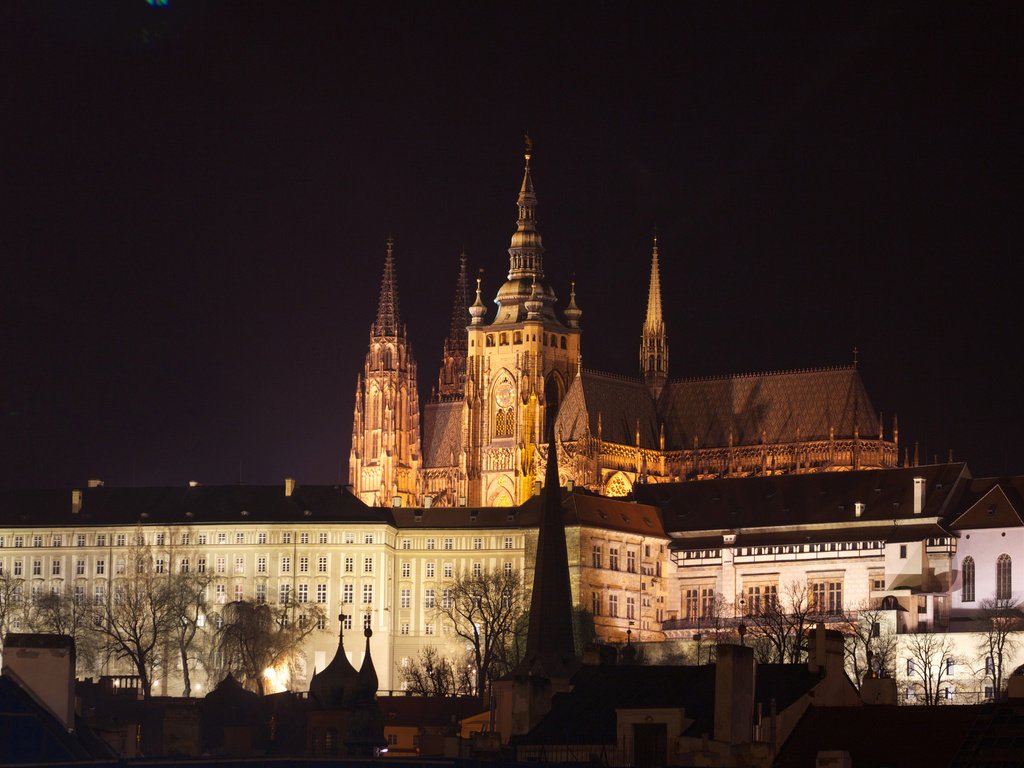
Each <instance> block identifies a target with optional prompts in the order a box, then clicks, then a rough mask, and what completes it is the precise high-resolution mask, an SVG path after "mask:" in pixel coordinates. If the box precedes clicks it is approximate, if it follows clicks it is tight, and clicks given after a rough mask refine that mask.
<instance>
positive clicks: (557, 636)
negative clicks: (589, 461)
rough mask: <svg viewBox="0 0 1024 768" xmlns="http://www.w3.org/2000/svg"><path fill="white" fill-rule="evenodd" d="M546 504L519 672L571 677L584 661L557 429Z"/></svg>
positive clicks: (550, 441)
mask: <svg viewBox="0 0 1024 768" xmlns="http://www.w3.org/2000/svg"><path fill="white" fill-rule="evenodd" d="M543 505H544V506H543V509H542V511H541V521H540V531H539V535H538V537H537V565H536V569H535V570H534V573H533V595H532V597H531V599H530V628H529V631H528V633H527V636H526V654H525V655H524V657H523V661H522V663H521V664H520V666H519V670H518V671H519V672H525V673H529V674H544V675H546V676H547V677H568V676H569V675H571V674H572V673H573V672H574V671H575V670H576V668H577V667H579V661H578V660H577V659H576V653H575V644H574V642H573V628H572V589H571V588H570V586H569V557H568V555H567V553H566V545H565V524H564V522H563V519H562V494H561V488H560V487H559V484H558V454H557V447H556V445H555V437H554V431H553V430H552V432H551V434H550V435H549V437H548V460H547V467H546V469H545V472H544V500H543Z"/></svg>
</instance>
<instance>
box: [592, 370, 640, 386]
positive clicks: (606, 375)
mask: <svg viewBox="0 0 1024 768" xmlns="http://www.w3.org/2000/svg"><path fill="white" fill-rule="evenodd" d="M580 373H581V374H582V373H585V374H588V375H592V376H601V377H603V378H606V379H614V380H616V381H628V382H631V383H633V384H643V383H644V382H643V379H641V378H640V377H639V376H626V375H625V374H622V373H609V372H608V371H598V370H596V369H594V368H583V367H581V368H580Z"/></svg>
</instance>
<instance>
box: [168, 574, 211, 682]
mask: <svg viewBox="0 0 1024 768" xmlns="http://www.w3.org/2000/svg"><path fill="white" fill-rule="evenodd" d="M211 581H212V578H211V577H210V576H209V575H208V574H206V573H196V572H191V571H181V570H180V567H179V572H178V573H175V574H174V575H172V576H171V577H170V578H169V579H168V580H167V585H166V589H167V608H168V610H169V613H170V616H169V621H168V622H167V632H168V634H169V636H170V637H171V638H172V640H173V642H174V645H175V648H176V649H177V653H178V659H179V661H180V662H181V677H182V685H183V692H182V695H183V696H185V697H186V698H187V697H188V696H190V695H191V694H192V677H191V673H190V669H189V666H190V664H189V663H190V662H191V661H193V660H194V659H193V654H192V647H193V645H194V643H195V642H196V637H197V636H198V635H199V633H200V629H201V627H202V625H203V622H204V620H205V617H206V614H207V612H208V610H209V601H208V600H207V596H206V594H207V588H208V587H209V585H210V582H211Z"/></svg>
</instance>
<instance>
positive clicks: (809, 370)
mask: <svg viewBox="0 0 1024 768" xmlns="http://www.w3.org/2000/svg"><path fill="white" fill-rule="evenodd" d="M855 370H857V366H855V365H853V364H852V363H848V364H846V365H826V366H820V367H818V368H789V369H786V370H781V371H756V372H750V373H721V374H715V375H711V376H692V377H688V378H682V379H672V383H673V384H688V383H691V382H695V381H720V380H723V379H755V378H760V377H762V376H791V375H793V374H795V373H828V372H830V371H855Z"/></svg>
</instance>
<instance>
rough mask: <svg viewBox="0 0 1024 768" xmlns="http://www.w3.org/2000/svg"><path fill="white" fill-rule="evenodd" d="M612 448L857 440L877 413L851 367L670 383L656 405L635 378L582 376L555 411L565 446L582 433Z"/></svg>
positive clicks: (873, 430)
mask: <svg viewBox="0 0 1024 768" xmlns="http://www.w3.org/2000/svg"><path fill="white" fill-rule="evenodd" d="M599 414H600V421H601V437H602V439H604V440H607V441H609V442H612V443H619V444H622V445H635V444H636V432H637V429H638V428H639V431H640V445H641V447H644V448H657V447H658V446H659V437H660V435H659V430H660V425H661V424H664V425H665V447H666V448H669V449H680V448H686V449H688V448H692V447H693V443H694V438H696V440H697V445H698V447H701V448H705V447H725V446H728V445H729V432H730V430H732V440H733V444H734V445H737V446H739V445H759V444H760V443H761V440H762V434H763V436H764V440H765V442H766V443H768V444H773V443H790V442H794V441H796V440H797V437H798V435H799V439H801V440H827V439H828V437H829V434H830V431H833V430H834V435H835V437H836V438H844V437H845V438H849V437H852V435H853V433H854V427H855V426H856V427H857V428H858V429H859V433H860V435H861V437H863V438H872V437H875V436H876V435H878V433H879V431H880V424H879V419H878V414H877V413H876V412H875V410H874V408H873V407H872V405H871V400H870V398H869V397H868V394H867V390H866V389H865V388H864V382H863V381H862V380H861V377H860V374H859V373H858V372H857V369H856V368H854V367H852V366H851V367H843V368H827V369H817V370H808V371H787V372H781V373H761V374H747V375H738V376H721V377H717V378H707V379H692V380H683V381H671V382H669V383H668V385H667V386H666V387H665V389H664V391H663V392H662V394H661V398H660V399H659V400H658V401H657V402H655V401H654V400H653V399H652V397H651V394H650V391H649V390H648V389H647V386H646V385H645V384H644V383H643V382H642V381H640V380H639V379H629V378H624V377H617V376H612V375H609V374H605V373H598V372H595V371H583V372H582V373H581V374H580V375H579V376H578V377H577V378H576V379H574V380H573V382H572V385H571V386H570V387H569V391H568V393H567V394H566V397H565V400H564V401H563V404H562V406H561V408H560V410H559V415H558V424H559V427H560V429H561V430H562V438H563V439H565V440H570V439H577V438H579V437H582V436H583V434H584V433H585V432H586V431H587V430H589V433H590V434H591V435H592V436H595V437H596V436H597V434H598V415H599Z"/></svg>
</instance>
